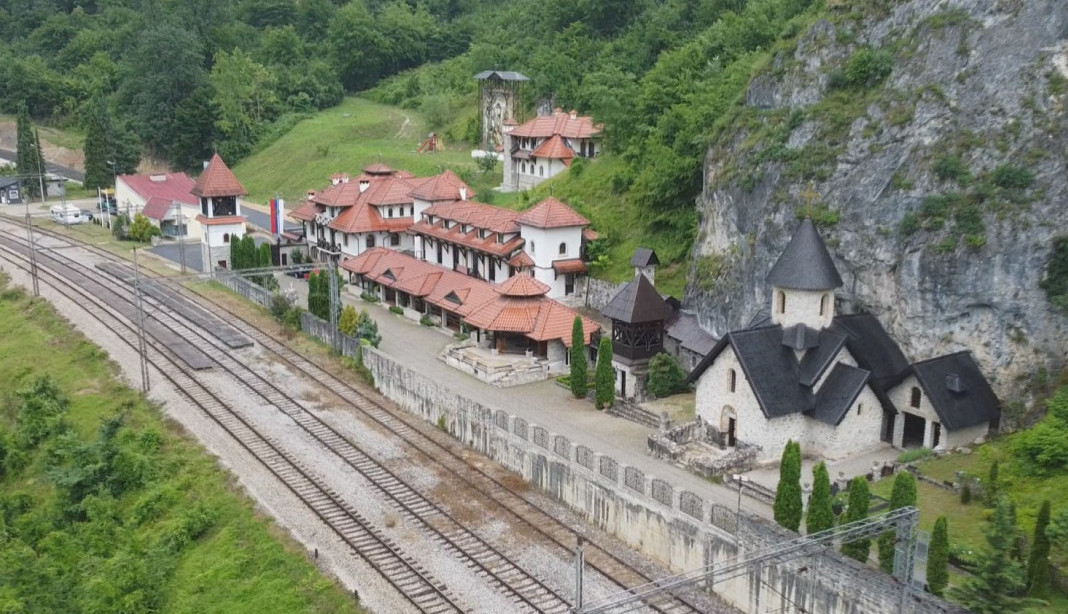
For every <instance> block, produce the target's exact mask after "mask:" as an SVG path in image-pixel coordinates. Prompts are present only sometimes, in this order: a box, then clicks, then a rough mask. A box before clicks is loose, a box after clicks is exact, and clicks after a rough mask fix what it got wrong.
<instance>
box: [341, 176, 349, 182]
mask: <svg viewBox="0 0 1068 614" xmlns="http://www.w3.org/2000/svg"><path fill="white" fill-rule="evenodd" d="M348 182H349V176H348V175H342V176H341V183H348Z"/></svg>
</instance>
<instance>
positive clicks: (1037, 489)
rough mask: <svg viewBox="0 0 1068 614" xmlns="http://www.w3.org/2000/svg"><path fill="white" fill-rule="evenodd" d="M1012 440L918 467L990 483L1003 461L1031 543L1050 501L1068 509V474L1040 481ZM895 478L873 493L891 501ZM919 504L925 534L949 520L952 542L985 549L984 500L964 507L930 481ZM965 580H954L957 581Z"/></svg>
mask: <svg viewBox="0 0 1068 614" xmlns="http://www.w3.org/2000/svg"><path fill="white" fill-rule="evenodd" d="M1012 438H1013V437H1012V435H1008V436H1006V437H1002V438H1000V439H996V440H994V441H992V442H989V443H986V444H984V445H982V446H978V447H976V448H975V450H974V451H973V452H972V453H970V454H960V453H953V454H948V455H945V456H942V457H939V458H932V459H930V460H926V461H922V462H920V463H918V465H917V467H918V469H919V470H920V472H921V473H922V474H923V475H925V476H927V477H930V478H933V479H936V480H939V481H945V482H952V481H953V480H954V478H955V477H956V475H957V472H958V471H963V472H966V473H968V474H970V475H973V476H977V477H979V478H981V479H985V478H986V476H987V475H988V474H989V472H990V466H991V464H993V462H994V461H995V460H997V461H998V469H999V479H998V482H999V483H1000V484H1001V490H1002V492H1004V493H1005V494H1007V495H1008V496H1009V498H1010V499H1011V500H1012V501H1013V502H1014V503H1015V504H1016V515H1017V524H1018V525H1019V527H1020V529H1021V530H1022V531H1023V533H1024V534H1025V535H1026V536H1027V538H1028V540H1030V538H1031V535H1032V534H1033V532H1034V527H1035V516H1036V514H1037V513H1038V508H1039V507H1040V506H1041V505H1042V502H1043V501H1045V500H1049V501H1050V502H1051V503H1052V504H1053V507H1054V512H1056V510H1057V508H1058V506H1062V505H1065V504H1066V503H1068V497H1066V496H1065V495H1064V493H1066V492H1068V472H1061V473H1055V474H1050V475H1043V476H1036V475H1032V474H1030V473H1029V472H1027V471H1025V470H1024V468H1023V467H1021V466H1020V465H1019V464H1018V462H1017V461H1016V460H1015V459H1014V458H1013V456H1012V453H1011V450H1010V447H1011V445H1012ZM892 487H893V478H883V479H882V480H880V481H879V482H877V483H875V484H873V485H872V493H874V494H877V495H880V496H883V497H886V498H889V497H890V491H891V489H892ZM917 503H918V507H919V508H920V528H921V529H923V530H925V531H928V532H930V531H931V530H932V528H933V527H934V523H935V520H937V518H938V517H939V516H945V517H946V519H947V520H948V522H949V539H950V542H951V543H953V544H955V545H956V546H958V547H962V548H967V549H970V550H978V549H980V548H982V547H983V546H984V545H985V544H986V541H985V537H984V536H985V531H986V520H987V515H988V508H987V507H986V505H985V504H984V502H983V500H982V498H981V497H980V496H978V495H977V496H975V497H973V499H972V501H971V503H969V504H968V505H964V504H962V503H961V502H960V495H959V494H958V493H956V492H953V491H949V490H946V489H943V488H939V487H937V486H934V485H932V484H929V483H927V482H924V481H919V482H918V483H917ZM957 577H959V576H954V578H953V580H956V579H957ZM1029 611H1032V612H1035V613H1049V614H1052V613H1054V612H1065V611H1068V597H1065V596H1063V595H1060V596H1057V597H1055V598H1054V599H1053V600H1052V601H1051V602H1050V605H1049V606H1046V607H1040V608H1033V609H1032V610H1029Z"/></svg>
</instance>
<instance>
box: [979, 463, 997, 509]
mask: <svg viewBox="0 0 1068 614" xmlns="http://www.w3.org/2000/svg"><path fill="white" fill-rule="evenodd" d="M983 486H984V487H985V492H984V495H985V496H984V499H985V500H986V506H987V507H994V506H995V505H997V504H998V462H997V461H994V464H992V465H990V474H989V475H988V476H987V477H986V484H984V485H983Z"/></svg>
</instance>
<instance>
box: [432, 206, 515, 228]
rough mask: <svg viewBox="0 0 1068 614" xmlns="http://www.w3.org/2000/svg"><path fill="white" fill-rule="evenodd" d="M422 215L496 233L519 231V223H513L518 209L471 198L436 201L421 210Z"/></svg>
mask: <svg viewBox="0 0 1068 614" xmlns="http://www.w3.org/2000/svg"><path fill="white" fill-rule="evenodd" d="M423 216H424V217H426V216H434V217H438V218H441V219H443V220H451V221H453V222H458V223H460V224H467V225H468V226H474V227H476V228H485V229H486V230H490V231H492V232H497V233H504V234H511V233H513V232H519V225H518V224H516V223H515V220H516V218H517V217H519V212H518V211H512V210H511V209H505V208H503V207H495V206H493V205H484V204H482V203H476V202H475V201H473V200H461V201H453V202H448V203H437V204H435V205H431V206H430V207H427V208H426V209H425V210H423Z"/></svg>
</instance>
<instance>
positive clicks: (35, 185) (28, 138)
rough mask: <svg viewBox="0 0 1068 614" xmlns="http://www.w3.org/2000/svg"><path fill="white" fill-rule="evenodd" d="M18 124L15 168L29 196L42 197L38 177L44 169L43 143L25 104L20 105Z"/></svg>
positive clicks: (24, 190)
mask: <svg viewBox="0 0 1068 614" xmlns="http://www.w3.org/2000/svg"><path fill="white" fill-rule="evenodd" d="M15 124H16V132H17V134H16V147H18V151H16V152H15V166H16V167H17V169H18V172H19V175H20V176H21V177H22V190H23V192H25V193H26V194H28V195H29V196H40V195H41V183H40V181H39V180H38V175H39V174H40V173H41V171H42V169H43V168H44V163H43V162H42V160H41V158H40V155H41V142H40V139H38V137H37V133H36V132H35V131H34V129H33V123H32V122H31V121H30V111H29V108H28V107H27V106H26V103H25V102H23V103H22V104H20V105H19V110H18V116H17V117H16V120H15Z"/></svg>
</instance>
